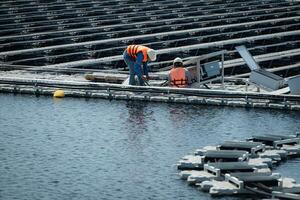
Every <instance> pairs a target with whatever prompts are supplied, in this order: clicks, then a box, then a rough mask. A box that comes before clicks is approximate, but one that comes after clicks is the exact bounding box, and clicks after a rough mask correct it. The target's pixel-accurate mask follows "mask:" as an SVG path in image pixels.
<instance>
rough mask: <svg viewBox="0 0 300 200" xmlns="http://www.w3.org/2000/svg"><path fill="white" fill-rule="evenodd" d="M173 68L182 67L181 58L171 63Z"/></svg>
mask: <svg viewBox="0 0 300 200" xmlns="http://www.w3.org/2000/svg"><path fill="white" fill-rule="evenodd" d="M173 66H174V67H182V66H183V61H182V59H181V58H179V57H177V58H175V59H174V61H173Z"/></svg>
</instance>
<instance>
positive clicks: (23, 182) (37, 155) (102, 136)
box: [0, 94, 300, 200]
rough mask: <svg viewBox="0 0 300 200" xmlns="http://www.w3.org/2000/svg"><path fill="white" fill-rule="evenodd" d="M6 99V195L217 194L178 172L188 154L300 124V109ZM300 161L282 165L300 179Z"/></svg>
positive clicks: (2, 113)
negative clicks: (181, 177)
mask: <svg viewBox="0 0 300 200" xmlns="http://www.w3.org/2000/svg"><path fill="white" fill-rule="evenodd" d="M0 104H1V107H0V127H1V129H0V134H1V135H0V137H1V140H0V163H1V165H0V188H1V190H0V197H1V199H49V200H50V199H51V200H53V199H109V200H111V199H191V200H193V199H197V200H199V199H200V200H206V199H211V198H210V196H209V195H208V194H205V193H200V192H199V191H198V190H196V189H195V188H192V187H188V186H187V184H186V183H185V182H183V181H181V180H179V179H178V177H177V176H176V175H175V174H176V173H177V170H176V168H175V166H174V164H175V163H176V162H177V161H178V160H179V159H180V157H182V156H184V155H186V154H188V153H190V152H192V151H193V150H194V149H196V148H199V147H202V146H205V145H214V144H216V143H218V142H221V141H224V140H231V139H244V138H247V137H249V136H250V135H251V134H264V133H266V132H272V133H274V134H276V133H294V132H296V131H299V130H300V129H299V128H300V125H299V117H300V114H299V112H298V113H297V112H283V111H273V110H258V109H256V110H246V109H240V108H222V107H213V106H211V107H205V106H190V105H180V104H173V105H167V104H156V103H138V102H124V101H106V100H90V101H85V100H84V99H72V98H65V99H62V100H60V101H53V99H52V98H47V97H40V98H34V97H29V96H19V95H16V96H14V95H3V94H2V95H0ZM299 166H300V163H299V160H296V161H288V162H286V163H285V164H284V165H282V166H279V167H278V168H277V169H276V170H278V171H280V172H282V173H283V174H284V175H287V176H290V177H291V176H292V177H299V176H298V169H299ZM287 168H288V169H289V170H286V169H287ZM298 181H299V182H300V180H298ZM221 199H233V198H231V197H229V198H221ZM234 199H235V198H234Z"/></svg>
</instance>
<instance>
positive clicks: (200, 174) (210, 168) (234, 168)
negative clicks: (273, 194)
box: [187, 162, 271, 184]
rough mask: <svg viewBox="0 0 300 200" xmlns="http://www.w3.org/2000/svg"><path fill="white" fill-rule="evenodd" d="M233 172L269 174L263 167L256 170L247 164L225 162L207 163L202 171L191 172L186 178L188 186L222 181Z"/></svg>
mask: <svg viewBox="0 0 300 200" xmlns="http://www.w3.org/2000/svg"><path fill="white" fill-rule="evenodd" d="M233 172H270V173H271V170H270V169H269V168H268V166H267V165H265V168H264V169H257V168H256V167H255V166H254V165H250V164H249V163H248V162H226V163H208V164H205V165H204V170H203V171H197V172H196V171H195V172H191V173H190V175H189V176H188V178H187V181H188V183H189V184H197V183H201V182H203V181H207V180H219V181H220V180H224V177H225V174H226V173H233Z"/></svg>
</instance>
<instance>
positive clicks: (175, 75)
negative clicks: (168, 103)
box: [170, 67, 188, 87]
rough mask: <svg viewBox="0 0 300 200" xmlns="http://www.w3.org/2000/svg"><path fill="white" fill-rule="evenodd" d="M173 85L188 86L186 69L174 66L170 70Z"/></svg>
mask: <svg viewBox="0 0 300 200" xmlns="http://www.w3.org/2000/svg"><path fill="white" fill-rule="evenodd" d="M170 79H171V86H176V87H186V86H187V85H188V80H187V78H186V76H185V69H184V68H182V67H179V68H173V69H171V71H170Z"/></svg>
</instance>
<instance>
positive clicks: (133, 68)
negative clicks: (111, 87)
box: [123, 50, 145, 85]
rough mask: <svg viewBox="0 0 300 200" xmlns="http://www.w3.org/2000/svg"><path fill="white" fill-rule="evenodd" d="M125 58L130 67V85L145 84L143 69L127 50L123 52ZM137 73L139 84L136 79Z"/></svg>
mask: <svg viewBox="0 0 300 200" xmlns="http://www.w3.org/2000/svg"><path fill="white" fill-rule="evenodd" d="M123 58H124V61H125V63H126V65H127V66H128V68H129V85H145V83H144V80H143V78H142V70H141V66H139V65H135V60H134V59H133V58H131V56H130V55H129V54H128V53H127V51H126V50H125V51H124V53H123ZM135 75H136V76H137V78H138V82H139V83H138V84H137V82H136V80H135Z"/></svg>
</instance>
